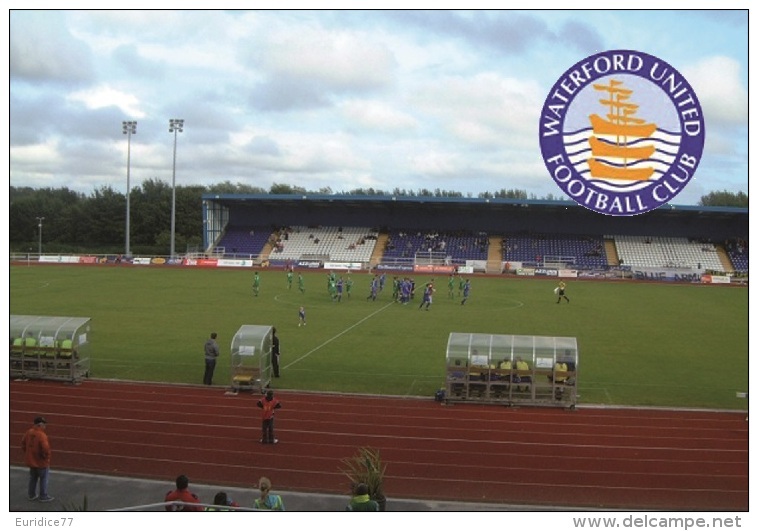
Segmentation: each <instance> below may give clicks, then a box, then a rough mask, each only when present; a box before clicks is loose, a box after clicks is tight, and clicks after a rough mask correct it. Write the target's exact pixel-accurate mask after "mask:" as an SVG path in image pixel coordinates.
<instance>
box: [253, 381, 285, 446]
mask: <svg viewBox="0 0 758 531" xmlns="http://www.w3.org/2000/svg"><path fill="white" fill-rule="evenodd" d="M257 406H258V407H259V408H261V409H262V410H263V411H262V424H261V428H262V431H263V434H262V436H261V442H262V443H263V444H276V443H278V442H279V439H275V438H274V411H276V410H277V409H279V408H280V407H282V404H281V403H280V402H279V400H277V399H276V398H274V391H272V390H271V389H269V390H268V391H266V396H265V398H262V399H261V400H258V403H257Z"/></svg>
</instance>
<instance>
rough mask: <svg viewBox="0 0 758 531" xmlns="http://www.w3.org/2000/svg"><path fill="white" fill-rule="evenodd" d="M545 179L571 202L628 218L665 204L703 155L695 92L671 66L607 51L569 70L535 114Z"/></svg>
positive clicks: (700, 117) (645, 57)
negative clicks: (545, 174) (540, 110)
mask: <svg viewBox="0 0 758 531" xmlns="http://www.w3.org/2000/svg"><path fill="white" fill-rule="evenodd" d="M539 129H540V132H539V134H540V147H541V149H542V157H543V159H544V160H545V165H546V166H547V169H548V171H549V172H550V175H551V176H552V178H553V180H554V181H555V182H556V184H558V186H559V187H560V188H561V190H563V192H565V193H566V194H567V195H568V196H569V197H570V198H571V199H573V200H574V201H576V202H577V203H578V204H580V205H582V206H584V207H586V208H588V209H590V210H593V211H595V212H599V213H601V214H607V215H611V216H634V215H637V214H642V213H644V212H648V211H650V210H653V209H656V208H658V207H659V206H661V205H663V204H666V203H668V202H670V201H671V200H672V199H673V198H674V197H675V196H676V195H677V194H678V193H679V192H681V191H682V190H683V189H684V187H685V186H686V185H687V184H688V183H689V181H690V180H691V179H692V177H693V176H694V174H695V170H696V169H697V166H698V164H699V162H700V159H701V157H702V154H703V146H704V144H705V124H704V121H703V112H702V109H701V107H700V103H699V102H698V99H697V96H696V95H695V91H694V90H693V89H692V87H691V86H690V84H689V83H688V82H687V80H686V79H685V78H684V77H683V76H682V75H681V74H680V73H679V72H677V71H676V70H675V69H674V68H673V67H672V66H671V65H669V64H668V63H666V62H664V61H662V60H660V59H658V58H657V57H653V56H652V55H648V54H645V53H641V52H637V51H629V50H613V51H607V52H603V53H599V54H596V55H593V56H591V57H588V58H586V59H584V60H582V61H580V62H578V63H576V64H575V65H574V66H572V67H571V68H569V69H568V70H567V71H566V72H565V73H564V74H563V75H562V76H561V77H560V79H559V80H558V82H557V83H555V85H553V88H552V89H551V91H550V93H549V94H548V96H547V99H546V101H545V105H544V106H543V108H542V114H541V115H540V128H539Z"/></svg>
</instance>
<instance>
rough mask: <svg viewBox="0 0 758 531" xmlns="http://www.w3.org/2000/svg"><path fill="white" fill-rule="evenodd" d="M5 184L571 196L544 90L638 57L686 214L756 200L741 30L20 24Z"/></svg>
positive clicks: (580, 16)
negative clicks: (657, 100)
mask: <svg viewBox="0 0 758 531" xmlns="http://www.w3.org/2000/svg"><path fill="white" fill-rule="evenodd" d="M9 20H10V25H9V28H10V29H9V31H10V35H9V36H10V39H9V43H10V55H9V57H10V64H9V72H10V83H9V90H10V94H9V96H10V99H9V101H10V139H9V140H10V151H9V157H10V161H9V167H10V184H11V185H12V186H31V187H35V188H41V187H63V186H66V187H68V188H70V189H73V190H76V191H80V192H83V193H86V194H89V193H91V192H92V191H94V190H95V189H97V188H100V187H103V186H111V187H113V188H114V190H116V191H119V192H121V193H123V192H125V190H126V160H127V137H126V135H124V134H123V133H122V121H124V120H135V121H137V122H138V124H137V133H136V135H134V136H132V139H131V179H132V181H131V182H132V185H133V186H136V185H139V183H141V182H142V181H143V180H146V179H160V180H164V181H166V182H168V183H170V182H171V179H172V164H173V147H174V135H173V134H172V133H169V128H168V124H169V119H170V118H182V119H184V120H185V122H184V130H183V132H182V133H179V134H178V137H177V155H176V180H177V184H179V185H189V184H200V185H210V184H213V183H217V182H223V181H230V182H232V183H243V184H248V185H251V186H258V187H261V188H264V189H266V190H268V189H269V188H270V187H271V185H272V184H273V183H280V184H290V185H298V186H302V187H304V188H306V189H309V190H319V189H322V188H327V187H328V188H331V190H332V191H333V192H335V193H338V192H342V191H349V190H353V189H356V188H368V187H373V188H375V189H382V190H385V191H392V190H393V189H395V188H400V189H406V190H413V191H417V190H419V189H422V188H427V189H432V190H434V189H436V188H440V189H442V190H456V191H460V192H463V193H464V194H469V193H470V194H472V195H474V196H476V195H477V194H478V193H481V192H487V191H489V192H494V191H497V190H500V189H503V188H505V189H520V190H525V191H526V192H527V193H529V194H534V195H535V196H537V197H544V196H547V195H548V194H553V195H555V196H561V195H563V194H562V192H561V190H560V189H559V188H558V186H557V185H556V184H555V183H554V182H553V180H552V179H551V177H550V175H549V174H548V173H547V170H546V168H545V164H544V162H543V161H542V158H541V155H540V148H539V141H538V135H537V132H538V121H539V113H540V111H541V108H542V105H543V103H544V101H545V99H546V97H547V94H548V91H549V90H550V88H551V87H552V85H553V84H554V83H555V82H556V81H557V80H558V78H559V77H560V76H561V75H562V74H563V72H564V71H566V70H567V69H568V68H569V67H570V66H571V65H573V64H574V63H576V62H577V61H579V60H581V59H583V58H584V57H587V56H589V55H591V54H594V53H597V52H600V51H604V50H610V49H633V50H639V51H642V52H645V53H648V54H651V55H654V56H657V57H659V58H661V59H663V60H664V61H666V62H668V63H669V64H671V65H672V66H674V67H675V68H676V69H677V70H678V71H679V72H681V73H682V74H683V75H684V76H685V77H686V78H687V80H688V81H689V82H690V83H691V84H692V86H693V87H694V89H695V91H696V93H697V96H698V98H699V100H700V103H701V105H702V107H703V111H704V114H705V124H706V145H705V152H704V154H703V160H702V162H701V164H700V167H699V169H698V171H697V173H696V176H695V179H694V181H692V182H691V183H690V184H689V185H688V186H687V187H686V188H685V190H684V191H683V192H682V193H680V194H679V195H678V196H677V197H676V200H675V203H676V204H683V205H684V204H695V203H696V202H697V201H698V200H699V199H700V197H701V196H703V195H705V194H707V193H708V192H711V191H715V190H728V191H732V192H738V191H743V192H747V191H748V188H747V187H748V91H747V87H748V14H747V11H746V10H742V11H739V10H731V11H648V10H640V11H601V10H565V11H528V10H527V11H486V10H478V11H447V10H436V11H392V10H381V11H345V10H338V11H327V10H319V11H296V10H286V11H272V10H263V11H213V10H211V11H198V10H187V11H181V10H168V11H141V10H130V11H118V10H115V11H87V10H75V11H44V10H35V11H11V12H10V14H9Z"/></svg>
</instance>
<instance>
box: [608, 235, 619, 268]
mask: <svg viewBox="0 0 758 531" xmlns="http://www.w3.org/2000/svg"><path fill="white" fill-rule="evenodd" d="M605 257H606V260H608V265H609V266H618V265H620V263H619V254H618V252H617V251H616V242H615V241H613V240H612V239H610V238H606V239H605Z"/></svg>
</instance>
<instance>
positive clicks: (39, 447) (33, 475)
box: [21, 417, 55, 502]
mask: <svg viewBox="0 0 758 531" xmlns="http://www.w3.org/2000/svg"><path fill="white" fill-rule="evenodd" d="M46 429H47V421H46V420H45V417H37V418H35V419H34V426H32V427H31V428H29V429H28V430H26V433H24V437H23V438H22V439H21V450H22V451H23V452H24V462H25V463H26V466H28V467H29V489H28V492H27V494H28V496H29V500H37V499H38V500H39V501H41V502H50V501H53V500H54V499H55V498H53V497H52V496H50V494H49V493H48V492H47V485H48V480H49V478H50V457H51V455H52V452H51V450H50V441H49V440H48V438H47V433H46ZM37 485H39V495H38V494H37Z"/></svg>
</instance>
